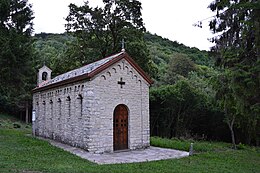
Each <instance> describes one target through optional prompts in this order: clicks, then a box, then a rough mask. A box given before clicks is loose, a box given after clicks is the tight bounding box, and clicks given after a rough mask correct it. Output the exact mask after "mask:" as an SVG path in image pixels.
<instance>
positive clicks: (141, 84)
mask: <svg viewBox="0 0 260 173" xmlns="http://www.w3.org/2000/svg"><path fill="white" fill-rule="evenodd" d="M121 78H122V81H123V82H125V85H122V88H121V85H119V84H118V81H120V80H121ZM87 90H88V91H87V92H88V93H89V95H92V98H91V99H90V100H92V101H91V102H92V111H91V112H90V114H91V115H90V116H91V117H93V118H91V124H92V125H93V126H95V129H94V130H93V131H91V132H90V138H91V139H92V142H91V144H89V150H90V151H93V152H98V153H100V152H101V153H102V152H112V151H113V113H114V109H115V107H116V106H117V105H119V104H124V105H126V106H127V107H128V118H129V120H128V122H129V126H128V146H129V149H138V148H145V147H148V146H150V133H149V132H150V126H149V84H148V83H147V82H146V81H145V80H144V79H143V78H142V77H141V76H140V75H139V73H138V72H137V71H136V70H135V69H134V68H133V67H132V66H131V65H130V64H129V63H128V62H127V61H125V60H124V59H123V60H122V61H120V62H118V63H116V64H115V65H113V66H111V67H110V68H108V69H106V70H104V71H103V72H102V73H100V74H99V75H97V76H96V77H95V78H94V79H93V80H92V81H90V88H87ZM89 95H88V97H89Z"/></svg>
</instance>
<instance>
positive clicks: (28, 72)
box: [0, 0, 33, 112]
mask: <svg viewBox="0 0 260 173" xmlns="http://www.w3.org/2000/svg"><path fill="white" fill-rule="evenodd" d="M32 20H33V12H32V10H31V5H30V4H29V3H28V2H27V0H1V2H0V45H1V46H0V66H1V68H0V74H1V78H0V111H9V112H10V111H16V110H17V109H18V108H19V106H20V104H21V103H22V102H23V101H25V100H27V99H29V98H30V90H31V88H32V76H33V75H32V71H33V70H32V66H31V57H32V56H31V55H32V54H31V53H32V47H31V39H30V35H31V32H32Z"/></svg>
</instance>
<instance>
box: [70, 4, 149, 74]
mask: <svg viewBox="0 0 260 173" xmlns="http://www.w3.org/2000/svg"><path fill="white" fill-rule="evenodd" d="M103 3H104V8H100V7H96V8H92V7H90V6H89V4H88V1H86V2H85V4H84V5H83V6H77V5H75V4H70V5H69V8H70V13H69V15H68V16H67V18H66V20H67V24H66V30H67V31H68V32H72V34H73V35H74V36H75V37H76V38H77V41H76V44H74V45H75V46H74V47H71V48H72V49H80V50H81V51H77V52H75V53H76V54H74V52H73V51H72V52H71V51H70V53H69V56H70V57H71V58H72V59H73V57H75V58H74V59H80V57H81V59H82V57H83V59H84V62H82V63H83V64H84V63H89V62H90V61H91V60H93V59H91V60H89V57H91V56H93V57H100V56H101V57H106V56H108V55H110V54H113V53H115V52H118V51H120V49H121V41H122V39H125V40H126V47H127V50H128V53H129V54H130V55H131V56H132V57H133V58H134V59H135V60H136V62H137V63H138V64H139V65H140V66H141V67H142V68H143V69H144V70H145V71H146V72H149V70H150V67H149V62H150V57H149V56H148V55H149V54H148V49H147V48H146V44H145V42H144V40H143V35H144V33H143V32H144V31H145V27H144V25H143V19H142V13H141V9H142V7H141V3H140V2H139V1H137V0H131V1H130V0H103ZM141 49H142V50H141ZM98 55H99V56H98Z"/></svg>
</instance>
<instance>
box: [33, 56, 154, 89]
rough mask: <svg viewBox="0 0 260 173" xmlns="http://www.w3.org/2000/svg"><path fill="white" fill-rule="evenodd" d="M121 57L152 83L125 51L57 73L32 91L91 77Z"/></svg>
mask: <svg viewBox="0 0 260 173" xmlns="http://www.w3.org/2000/svg"><path fill="white" fill-rule="evenodd" d="M122 58H125V59H126V60H127V61H128V62H129V63H130V64H131V65H132V66H133V67H134V68H135V69H136V70H137V71H138V72H139V73H140V75H141V76H142V77H144V79H145V80H146V81H147V82H148V83H149V84H152V83H153V81H152V80H151V79H150V77H149V76H147V75H146V74H145V72H144V71H143V70H142V69H141V68H140V67H139V66H138V65H137V64H136V63H135V62H134V60H133V59H132V58H131V57H130V56H129V55H128V54H127V53H126V52H120V53H117V54H114V55H111V56H109V57H106V58H104V59H101V60H99V61H96V62H93V63H91V64H88V65H85V66H83V67H80V68H77V69H74V70H71V71H69V72H66V73H64V74H61V75H58V76H56V77H55V78H53V79H51V80H49V81H44V82H43V83H41V84H39V86H37V88H35V89H33V92H36V91H39V90H45V89H48V88H51V87H55V86H59V85H63V84H67V83H70V82H76V81H79V80H84V79H89V78H92V77H93V76H95V75H96V74H98V73H100V72H101V71H103V70H104V69H106V68H108V67H109V66H111V65H112V64H114V63H116V62H118V61H119V60H121V59H122Z"/></svg>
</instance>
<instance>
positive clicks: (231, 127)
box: [227, 115, 237, 149]
mask: <svg viewBox="0 0 260 173" xmlns="http://www.w3.org/2000/svg"><path fill="white" fill-rule="evenodd" d="M234 122H235V116H234V115H233V116H232V120H229V119H228V120H227V124H228V127H229V130H230V133H231V139H232V148H233V149H237V147H236V139H235V132H234Z"/></svg>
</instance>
